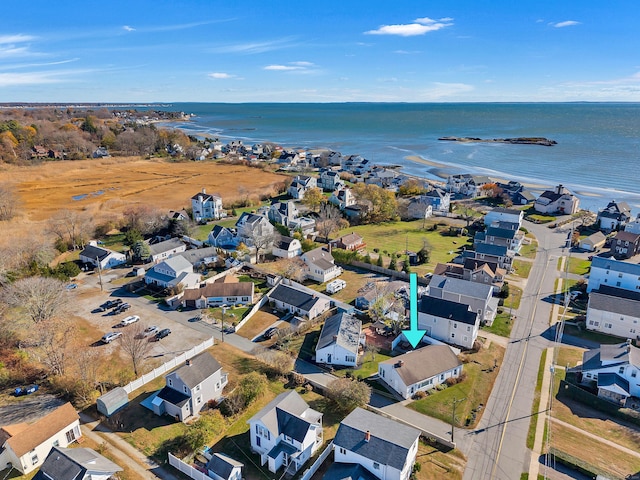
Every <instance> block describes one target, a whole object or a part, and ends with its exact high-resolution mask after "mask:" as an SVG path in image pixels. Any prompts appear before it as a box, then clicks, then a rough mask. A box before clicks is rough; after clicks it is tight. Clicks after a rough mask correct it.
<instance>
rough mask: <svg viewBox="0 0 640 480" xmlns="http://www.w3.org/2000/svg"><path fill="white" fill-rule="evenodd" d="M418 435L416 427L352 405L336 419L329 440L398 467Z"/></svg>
mask: <svg viewBox="0 0 640 480" xmlns="http://www.w3.org/2000/svg"><path fill="white" fill-rule="evenodd" d="M367 431H368V432H369V433H370V434H371V438H370V440H369V441H368V442H367V441H365V433H366V432H367ZM419 437H420V431H419V430H416V429H415V428H413V427H408V426H406V425H404V424H402V423H398V422H395V421H393V420H390V419H388V418H386V417H383V416H382V415H378V414H376V413H372V412H369V411H367V410H364V409H362V408H356V409H355V410H354V411H353V412H351V413H350V414H349V415H348V416H347V417H346V418H345V419H344V420H342V422H340V427H338V431H337V433H336V436H335V438H334V439H333V444H334V445H335V446H336V447H342V448H345V449H346V450H349V451H351V452H354V453H357V454H358V455H362V456H363V457H365V458H369V459H371V460H373V461H375V462H378V463H381V464H383V465H389V466H391V467H393V468H396V469H398V470H402V467H404V464H405V462H406V460H407V455H408V453H409V449H410V448H411V446H412V445H413V444H414V442H415V441H416V440H417V439H418V438H419Z"/></svg>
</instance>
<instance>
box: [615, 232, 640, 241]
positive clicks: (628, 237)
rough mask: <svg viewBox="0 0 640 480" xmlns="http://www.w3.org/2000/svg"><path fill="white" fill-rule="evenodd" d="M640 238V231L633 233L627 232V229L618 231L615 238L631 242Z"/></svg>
mask: <svg viewBox="0 0 640 480" xmlns="http://www.w3.org/2000/svg"><path fill="white" fill-rule="evenodd" d="M639 238H640V233H631V232H627V231H626V230H621V231H619V232H618V233H616V236H615V237H614V239H615V240H618V241H619V242H629V243H636V242H637V241H638V239H639Z"/></svg>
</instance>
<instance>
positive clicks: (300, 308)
mask: <svg viewBox="0 0 640 480" xmlns="http://www.w3.org/2000/svg"><path fill="white" fill-rule="evenodd" d="M309 292H313V293H309ZM309 292H307V291H303V290H300V289H297V288H293V287H292V286H289V285H283V284H279V285H278V286H277V287H276V288H274V289H273V290H272V291H271V293H270V294H269V301H270V303H271V304H272V305H273V306H274V307H275V308H277V309H278V310H280V311H285V312H290V313H293V314H294V315H299V316H306V317H307V318H308V319H309V320H311V319H313V318H316V317H317V316H318V315H320V314H321V313H324V312H326V311H327V310H329V308H331V301H330V300H328V299H327V298H325V297H324V296H322V295H319V294H318V293H316V292H314V291H313V290H309Z"/></svg>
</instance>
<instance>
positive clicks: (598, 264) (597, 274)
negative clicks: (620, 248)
mask: <svg viewBox="0 0 640 480" xmlns="http://www.w3.org/2000/svg"><path fill="white" fill-rule="evenodd" d="M601 285H607V286H610V287H618V288H623V289H625V290H631V291H640V264H637V263H629V262H623V261H620V260H615V259H614V258H604V257H593V259H592V260H591V271H590V272H589V283H588V284H587V292H591V291H592V290H597V289H599V288H600V286H601Z"/></svg>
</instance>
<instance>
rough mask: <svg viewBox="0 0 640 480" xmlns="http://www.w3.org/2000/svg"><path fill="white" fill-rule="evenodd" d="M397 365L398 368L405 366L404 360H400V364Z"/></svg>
mask: <svg viewBox="0 0 640 480" xmlns="http://www.w3.org/2000/svg"><path fill="white" fill-rule="evenodd" d="M396 365H397V366H398V368H400V367H401V366H403V365H404V360H398V363H397V364H396Z"/></svg>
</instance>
